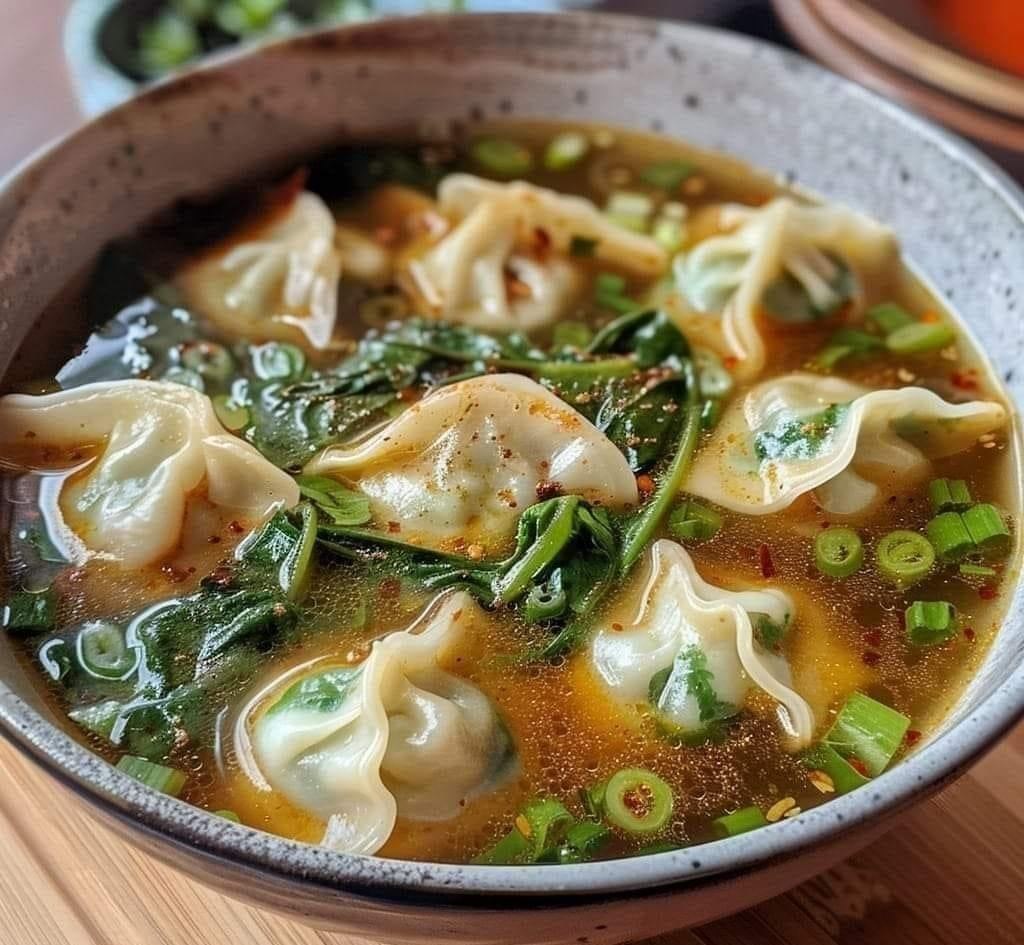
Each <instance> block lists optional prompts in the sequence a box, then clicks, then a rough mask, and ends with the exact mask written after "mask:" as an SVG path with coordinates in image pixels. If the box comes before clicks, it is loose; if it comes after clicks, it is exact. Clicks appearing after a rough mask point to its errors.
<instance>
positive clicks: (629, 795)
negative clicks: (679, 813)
mask: <svg viewBox="0 0 1024 945" xmlns="http://www.w3.org/2000/svg"><path fill="white" fill-rule="evenodd" d="M674 806H675V798H674V797H673V794H672V788H670V787H669V786H668V784H666V783H665V782H664V781H663V780H662V779H661V778H659V777H658V776H657V775H656V774H654V772H652V771H647V770H646V769H644V768H623V769H622V770H621V771H617V772H615V774H613V775H612V776H611V777H610V778H609V779H608V784H607V785H606V786H605V791H604V813H605V817H606V818H607V819H608V822H609V823H611V824H612V825H613V826H615V827H619V828H620V829H622V830H625V831H626V832H627V833H633V834H648V833H656V832H657V831H659V830H661V829H662V828H663V827H664V826H665V825H666V824H667V823H668V822H669V819H670V818H671V816H672V810H673V808H674Z"/></svg>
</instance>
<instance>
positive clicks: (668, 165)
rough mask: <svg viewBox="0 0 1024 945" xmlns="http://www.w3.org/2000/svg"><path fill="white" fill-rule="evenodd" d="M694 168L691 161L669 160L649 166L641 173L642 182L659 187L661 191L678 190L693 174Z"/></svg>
mask: <svg viewBox="0 0 1024 945" xmlns="http://www.w3.org/2000/svg"><path fill="white" fill-rule="evenodd" d="M693 171H694V167H693V165H692V164H691V163H690V162H689V161H679V160H667V161H656V162H655V163H654V164H648V165H647V167H645V168H644V169H643V170H642V171H641V172H640V180H642V181H643V182H644V183H645V184H650V186H651V187H658V188H660V189H661V190H668V191H673V190H678V189H679V185H680V184H682V183H683V181H684V180H686V179H687V178H688V177H689V176H690V175H691V174H693Z"/></svg>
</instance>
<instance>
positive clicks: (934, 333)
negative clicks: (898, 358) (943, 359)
mask: <svg viewBox="0 0 1024 945" xmlns="http://www.w3.org/2000/svg"><path fill="white" fill-rule="evenodd" d="M954 341H956V332H955V331H954V330H953V328H952V326H950V325H946V324H945V323H943V322H914V323H913V324H912V325H904V326H903V327H902V328H897V329H896V330H895V331H894V332H892V333H891V334H890V335H889V336H888V337H887V338H886V339H885V346H886V347H887V348H888V349H889V350H890V351H892V352H893V353H894V354H926V353H928V352H929V351H939V350H940V349H942V348H945V347H947V346H948V345H951V344H952V343H953V342H954Z"/></svg>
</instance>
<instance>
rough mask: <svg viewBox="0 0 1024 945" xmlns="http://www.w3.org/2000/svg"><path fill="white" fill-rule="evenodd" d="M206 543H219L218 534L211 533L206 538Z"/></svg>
mask: <svg viewBox="0 0 1024 945" xmlns="http://www.w3.org/2000/svg"><path fill="white" fill-rule="evenodd" d="M206 543H207V544H208V545H219V544H220V535H211V536H210V537H209V538H207V539H206Z"/></svg>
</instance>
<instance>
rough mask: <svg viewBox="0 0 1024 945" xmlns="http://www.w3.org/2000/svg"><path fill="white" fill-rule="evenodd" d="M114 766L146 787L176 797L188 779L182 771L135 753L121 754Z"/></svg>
mask: <svg viewBox="0 0 1024 945" xmlns="http://www.w3.org/2000/svg"><path fill="white" fill-rule="evenodd" d="M116 767H117V770H118V771H122V772H124V774H127V775H128V776H129V777H132V778H135V780H136V781H141V782H142V783H143V784H145V785H146V786H147V787H151V788H153V790H155V791H160V792H161V793H163V794H170V795H171V796H172V797H177V796H178V795H179V794H180V793H181V789H182V788H183V787H184V786H185V781H186V780H188V779H187V777H186V775H185V772H184V771H179V770H178V769H177V768H168V767H167V766H166V765H158V764H156V763H155V762H153V761H147V760H146V759H145V758H139V757H137V756H135V755H122V756H121V759H120V760H119V761H118V762H117V766H116Z"/></svg>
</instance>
